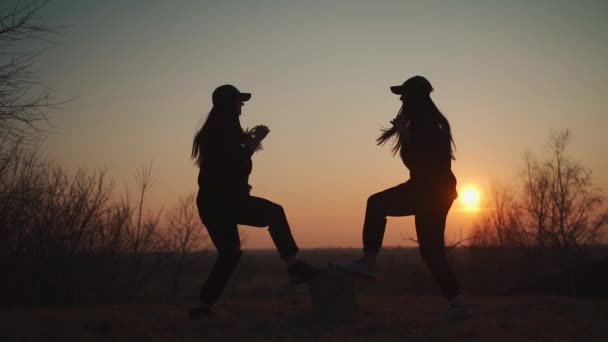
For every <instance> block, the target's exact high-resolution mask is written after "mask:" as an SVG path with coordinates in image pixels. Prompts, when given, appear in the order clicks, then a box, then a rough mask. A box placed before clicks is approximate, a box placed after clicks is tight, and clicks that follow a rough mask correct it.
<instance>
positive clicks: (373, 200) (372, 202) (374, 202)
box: [367, 194, 380, 208]
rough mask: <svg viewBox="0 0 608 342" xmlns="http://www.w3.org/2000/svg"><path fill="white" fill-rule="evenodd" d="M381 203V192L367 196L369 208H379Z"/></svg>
mask: <svg viewBox="0 0 608 342" xmlns="http://www.w3.org/2000/svg"><path fill="white" fill-rule="evenodd" d="M379 203H380V196H379V194H373V195H371V196H369V197H368V198H367V207H368V208H378V206H379Z"/></svg>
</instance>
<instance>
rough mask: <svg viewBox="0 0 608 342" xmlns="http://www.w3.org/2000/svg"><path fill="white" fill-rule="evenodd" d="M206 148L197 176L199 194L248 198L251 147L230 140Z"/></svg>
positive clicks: (207, 145) (251, 164)
mask: <svg viewBox="0 0 608 342" xmlns="http://www.w3.org/2000/svg"><path fill="white" fill-rule="evenodd" d="M205 146H206V147H205V148H204V150H203V151H202V158H201V159H202V160H201V165H200V170H199V174H198V186H199V192H202V193H203V194H205V195H206V196H212V197H216V196H220V197H223V198H243V197H246V196H248V195H249V174H250V173H251V170H252V167H253V163H252V161H251V152H250V150H249V148H247V147H245V146H244V145H243V144H242V143H241V142H240V141H239V139H234V138H232V139H231V138H230V137H224V138H222V139H219V140H218V141H215V142H214V144H206V145H205Z"/></svg>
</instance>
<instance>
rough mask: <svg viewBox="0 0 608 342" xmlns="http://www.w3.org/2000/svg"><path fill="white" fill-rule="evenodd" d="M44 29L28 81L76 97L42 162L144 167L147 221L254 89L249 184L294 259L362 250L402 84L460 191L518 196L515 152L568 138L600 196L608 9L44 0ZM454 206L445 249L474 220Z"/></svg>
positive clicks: (399, 168) (181, 190)
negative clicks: (431, 127) (233, 96)
mask: <svg viewBox="0 0 608 342" xmlns="http://www.w3.org/2000/svg"><path fill="white" fill-rule="evenodd" d="M43 15H44V18H45V19H46V21H47V22H48V23H50V24H51V25H56V26H61V25H69V27H67V28H65V29H63V30H62V32H63V35H61V36H60V37H57V39H56V40H58V41H59V42H61V43H62V45H57V46H51V47H49V48H48V49H47V50H46V52H45V53H44V54H43V55H42V56H41V58H40V59H39V63H38V64H37V65H36V68H37V69H38V70H39V73H40V75H41V78H42V79H43V80H44V81H45V82H46V83H47V84H48V85H49V86H51V87H52V88H53V89H55V90H56V91H57V96H58V97H59V98H60V99H66V98H73V97H75V99H74V100H72V101H71V102H69V103H67V104H65V105H64V106H63V108H62V109H59V110H54V111H53V112H52V113H51V121H52V123H53V130H54V131H55V132H57V133H56V134H53V135H51V136H49V138H48V139H47V140H46V142H45V145H44V148H43V153H44V155H45V156H46V157H47V158H49V159H53V160H59V161H61V162H62V163H63V164H64V165H66V166H68V167H70V168H77V167H86V168H88V169H96V168H104V169H106V170H108V172H109V174H110V176H111V177H112V178H113V179H114V180H115V182H116V183H118V184H121V183H126V182H130V183H132V181H133V179H134V175H135V170H136V169H137V168H138V167H140V166H142V165H144V164H146V163H149V162H151V161H152V162H153V167H154V169H153V176H154V186H153V188H152V190H151V193H150V196H151V198H150V204H151V207H152V208H158V207H160V206H162V205H164V206H165V208H169V207H171V206H172V205H173V204H174V203H175V201H176V199H177V198H178V197H179V196H182V195H185V194H187V193H190V192H194V191H196V173H197V169H196V168H195V167H194V166H193V165H192V163H191V161H190V159H189V152H190V148H191V141H192V137H193V135H194V133H195V131H196V129H197V128H198V127H200V125H201V124H202V122H203V121H204V118H205V116H206V113H207V112H208V110H209V109H210V106H211V104H210V102H211V101H210V94H211V92H212V91H213V89H214V88H215V87H217V86H218V85H221V84H224V83H232V84H234V85H236V86H237V87H239V88H240V89H241V90H243V91H248V92H252V93H253V98H252V100H251V101H250V102H248V103H247V104H246V105H245V107H244V108H243V115H242V117H241V122H242V124H243V126H244V127H247V126H249V127H251V126H253V125H256V124H266V125H268V126H269V127H270V129H271V132H270V135H269V136H268V137H267V139H266V141H265V150H264V151H262V152H260V153H259V154H256V155H255V157H254V172H253V174H252V176H251V179H250V183H251V184H252V185H253V193H254V194H255V195H257V196H262V197H266V198H268V199H271V200H273V201H275V202H278V203H280V204H282V205H283V206H284V207H285V209H286V212H287V215H288V218H289V220H290V223H291V225H292V230H293V232H294V235H295V237H296V240H297V241H298V243H299V245H300V246H301V247H321V246H344V247H346V246H361V226H362V221H363V215H364V209H365V202H366V199H367V197H368V196H369V195H371V194H373V193H374V192H378V191H380V190H383V189H385V188H388V187H390V186H393V185H396V184H398V183H400V182H403V181H405V180H406V179H407V178H408V172H407V170H406V169H405V168H404V167H403V165H402V164H401V161H400V160H399V159H398V158H393V157H392V156H391V152H390V149H389V148H388V147H384V148H381V147H377V146H375V138H376V137H377V136H378V133H379V128H380V127H382V126H386V125H388V124H389V121H390V120H391V119H392V118H393V117H394V116H395V114H396V112H397V110H398V108H399V105H400V103H399V101H398V97H397V96H394V95H392V94H391V93H390V92H389V90H388V87H389V86H391V85H394V84H400V83H402V82H403V81H404V80H405V79H406V78H408V77H410V76H413V75H423V76H426V77H427V78H428V79H429V80H430V81H431V83H432V84H433V85H434V87H435V92H434V93H433V94H432V97H433V99H434V100H435V102H436V103H437V105H438V106H439V108H440V109H441V110H442V111H443V112H444V114H445V115H446V117H447V118H448V119H449V120H450V123H451V125H452V129H453V134H454V139H455V141H456V144H457V150H456V158H457V160H456V161H455V162H454V163H453V170H454V173H455V174H456V176H457V178H458V180H459V186H466V185H476V186H477V187H479V188H480V189H482V190H487V189H488V187H489V185H490V184H491V182H493V181H500V182H503V183H507V184H513V186H517V180H518V178H517V177H518V173H519V170H520V168H521V167H522V155H523V153H524V151H526V149H532V150H535V151H538V152H542V150H543V147H544V146H545V143H546V139H547V137H548V135H549V134H550V133H551V132H552V131H556V130H560V129H563V128H570V129H571V130H572V132H573V141H572V145H571V150H570V151H571V153H572V154H573V155H574V156H575V157H576V158H577V159H579V160H580V161H582V162H583V163H584V164H585V165H586V166H588V167H590V168H591V169H592V170H593V172H594V180H595V184H596V185H599V186H603V187H604V188H605V189H606V188H608V154H607V153H606V147H605V146H606V143H605V135H606V132H605V130H606V128H608V117H607V114H608V111H607V110H606V108H608V96H607V94H608V62H606V61H608V34H607V33H608V2H606V1H557V0H551V1H540V0H538V1H320V0H319V1H317V0H314V1H245V0H244V1H200V0H197V1H175V2H170V1H143V0H142V1H129V2H126V1H120V0H111V1H110V0H104V1H93V0H86V1H85V0H82V1H68V0H54V1H52V2H51V3H50V4H49V5H48V6H47V8H46V9H45V10H44V13H43ZM119 189H120V188H119ZM461 208H462V205H461V203H460V202H459V201H457V202H455V204H454V207H453V209H452V211H451V212H450V214H449V217H448V231H447V233H446V235H447V239H448V240H451V237H452V236H453V234H454V233H456V232H458V231H459V230H460V229H461V228H462V230H463V231H464V234H465V235H466V231H467V230H468V229H469V228H470V225H471V222H473V221H474V219H475V217H476V215H479V214H478V213H472V212H466V211H464V210H462V209H461ZM246 234H247V245H246V247H248V248H266V247H271V246H272V242H271V240H270V237H269V235H268V234H267V232H266V231H265V230H262V229H255V228H250V229H247V233H246ZM402 235H405V236H408V235H409V236H414V228H413V218H399V219H391V220H390V221H389V225H388V229H387V233H386V237H385V245H407V244H408V242H407V241H405V240H404V239H403V237H402Z"/></svg>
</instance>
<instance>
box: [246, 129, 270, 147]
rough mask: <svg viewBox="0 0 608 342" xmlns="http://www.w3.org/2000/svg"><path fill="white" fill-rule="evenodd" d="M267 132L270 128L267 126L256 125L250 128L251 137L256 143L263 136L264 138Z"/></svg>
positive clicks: (260, 140)
mask: <svg viewBox="0 0 608 342" xmlns="http://www.w3.org/2000/svg"><path fill="white" fill-rule="evenodd" d="M268 133H270V129H268V127H267V126H264V125H258V126H255V127H253V128H252V129H251V138H252V139H253V141H255V142H256V143H260V142H262V140H264V138H266V136H267V135H268Z"/></svg>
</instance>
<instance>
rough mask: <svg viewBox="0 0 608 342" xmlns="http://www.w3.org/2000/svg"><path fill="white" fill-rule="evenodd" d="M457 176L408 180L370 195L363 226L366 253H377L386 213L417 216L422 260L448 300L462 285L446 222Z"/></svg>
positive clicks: (454, 195)
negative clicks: (453, 265) (449, 259)
mask: <svg viewBox="0 0 608 342" xmlns="http://www.w3.org/2000/svg"><path fill="white" fill-rule="evenodd" d="M456 196H457V195H456V179H455V178H454V177H453V175H450V177H444V179H443V180H434V181H426V182H422V181H418V180H412V179H410V180H408V181H407V182H405V183H403V184H399V185H397V186H396V187H393V188H390V189H387V190H384V191H382V192H379V193H377V194H374V195H372V196H370V197H369V199H368V201H367V209H366V211H365V223H364V225H363V246H364V250H365V252H366V253H378V251H379V250H380V247H381V246H382V239H383V238H384V230H385V227H386V217H387V216H407V215H415V216H416V218H415V223H416V235H417V236H418V243H419V248H420V254H421V256H422V259H423V260H424V262H425V263H426V265H427V267H428V269H429V270H430V272H431V274H432V275H433V277H434V278H435V281H436V282H437V283H438V284H439V287H440V289H441V292H442V293H443V295H444V296H445V297H447V298H448V299H452V298H454V297H456V296H457V295H458V294H459V293H460V290H459V285H458V280H457V279H456V276H455V275H454V272H453V271H452V269H451V267H450V265H449V264H448V262H447V258H446V253H445V245H444V244H445V242H444V232H445V221H446V217H447V214H448V211H449V210H450V207H451V206H452V202H453V201H454V199H455V198H456Z"/></svg>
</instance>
